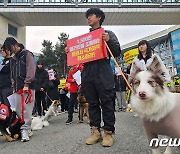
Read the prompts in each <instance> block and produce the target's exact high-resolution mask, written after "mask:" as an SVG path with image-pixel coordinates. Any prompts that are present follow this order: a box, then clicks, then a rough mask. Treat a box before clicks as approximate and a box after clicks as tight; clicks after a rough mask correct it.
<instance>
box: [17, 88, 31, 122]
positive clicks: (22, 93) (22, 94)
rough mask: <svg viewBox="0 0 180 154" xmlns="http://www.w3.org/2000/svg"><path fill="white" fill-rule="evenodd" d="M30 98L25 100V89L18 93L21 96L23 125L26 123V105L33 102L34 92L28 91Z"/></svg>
mask: <svg viewBox="0 0 180 154" xmlns="http://www.w3.org/2000/svg"><path fill="white" fill-rule="evenodd" d="M27 92H28V96H27V98H26V100H24V91H23V89H20V90H19V91H18V92H17V93H18V94H19V95H21V114H22V117H21V123H24V103H26V104H28V103H31V102H32V90H30V89H28V91H27Z"/></svg>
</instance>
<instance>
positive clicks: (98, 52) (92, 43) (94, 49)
mask: <svg viewBox="0 0 180 154" xmlns="http://www.w3.org/2000/svg"><path fill="white" fill-rule="evenodd" d="M103 32H104V29H103V28H100V29H97V30H95V31H92V32H90V33H87V34H84V35H81V36H78V37H76V38H73V39H70V40H67V48H68V49H69V52H68V54H67V65H68V66H73V65H76V64H80V63H86V62H90V61H94V60H98V59H103V58H106V57H107V51H106V46H105V44H104V41H102V33H103Z"/></svg>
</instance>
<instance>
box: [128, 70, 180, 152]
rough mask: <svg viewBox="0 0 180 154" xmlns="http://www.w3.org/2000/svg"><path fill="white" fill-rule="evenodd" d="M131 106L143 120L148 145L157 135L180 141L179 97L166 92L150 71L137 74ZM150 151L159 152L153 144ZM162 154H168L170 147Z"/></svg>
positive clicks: (163, 85) (156, 76) (162, 83)
mask: <svg viewBox="0 0 180 154" xmlns="http://www.w3.org/2000/svg"><path fill="white" fill-rule="evenodd" d="M131 103H132V107H133V109H135V110H136V112H137V113H138V115H139V116H140V117H141V118H142V119H143V123H144V127H145V130H146V134H147V137H148V140H149V142H151V140H152V139H154V138H158V135H165V136H168V137H170V138H173V139H174V138H178V139H179V138H180V120H179V118H180V94H177V93H171V92H169V90H168V88H167V86H166V85H165V84H164V81H163V79H162V78H161V76H159V75H158V74H155V73H153V72H152V71H141V72H137V74H136V75H135V77H134V80H133V92H132V95H131ZM151 148H152V152H153V154H160V153H161V152H160V149H159V148H158V147H157V146H156V147H155V146H154V144H153V146H152V147H151ZM165 153H166V154H171V149H170V147H167V148H166V151H165Z"/></svg>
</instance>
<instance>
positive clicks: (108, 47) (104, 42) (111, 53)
mask: <svg viewBox="0 0 180 154" xmlns="http://www.w3.org/2000/svg"><path fill="white" fill-rule="evenodd" d="M104 43H105V45H106V47H107V49H108V52H109V53H110V55H111V57H112V59H113V60H114V63H115V64H116V66H117V68H118V69H119V71H120V73H121V75H122V77H123V78H124V80H125V81H126V83H127V86H128V87H129V89H130V90H132V87H131V85H130V84H129V82H128V80H127V79H126V77H125V75H124V73H123V71H122V69H121V68H120V66H119V65H118V63H117V61H116V59H115V58H114V56H113V54H112V52H111V50H110V48H109V46H108V45H107V43H106V41H104Z"/></svg>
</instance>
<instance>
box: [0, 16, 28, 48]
mask: <svg viewBox="0 0 180 154" xmlns="http://www.w3.org/2000/svg"><path fill="white" fill-rule="evenodd" d="M0 27H1V30H0V47H1V46H2V44H3V42H4V40H5V39H6V37H14V38H15V39H16V40H17V41H18V42H20V43H22V44H24V45H26V44H25V42H26V27H22V26H20V25H18V24H16V23H15V22H13V21H11V20H9V19H8V18H5V17H3V16H1V15H0Z"/></svg>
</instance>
